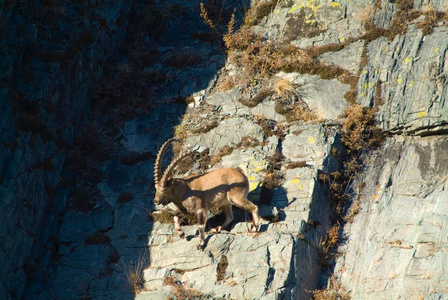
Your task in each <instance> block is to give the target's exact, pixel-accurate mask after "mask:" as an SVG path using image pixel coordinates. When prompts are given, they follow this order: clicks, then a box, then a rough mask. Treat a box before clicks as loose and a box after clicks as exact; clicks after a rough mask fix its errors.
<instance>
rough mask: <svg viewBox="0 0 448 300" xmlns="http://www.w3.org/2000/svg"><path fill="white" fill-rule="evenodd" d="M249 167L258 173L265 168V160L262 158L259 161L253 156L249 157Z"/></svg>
mask: <svg viewBox="0 0 448 300" xmlns="http://www.w3.org/2000/svg"><path fill="white" fill-rule="evenodd" d="M249 169H250V170H251V171H252V172H254V173H258V172H261V171H263V170H264V169H266V161H265V160H264V159H262V160H261V161H256V160H255V157H253V156H252V157H251V162H249Z"/></svg>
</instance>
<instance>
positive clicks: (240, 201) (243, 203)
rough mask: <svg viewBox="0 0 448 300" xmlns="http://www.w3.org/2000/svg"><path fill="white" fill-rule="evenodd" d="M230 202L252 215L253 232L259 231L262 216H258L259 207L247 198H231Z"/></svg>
mask: <svg viewBox="0 0 448 300" xmlns="http://www.w3.org/2000/svg"><path fill="white" fill-rule="evenodd" d="M229 202H230V203H232V204H233V205H235V206H238V207H240V208H242V209H244V210H246V211H248V212H250V213H251V214H252V222H253V223H252V231H258V225H259V223H260V221H259V219H260V216H259V215H258V206H256V205H255V204H253V203H252V202H250V201H249V200H247V199H246V198H245V197H238V198H235V197H229Z"/></svg>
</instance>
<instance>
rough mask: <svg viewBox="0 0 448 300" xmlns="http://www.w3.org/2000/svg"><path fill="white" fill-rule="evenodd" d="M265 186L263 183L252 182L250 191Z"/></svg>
mask: <svg viewBox="0 0 448 300" xmlns="http://www.w3.org/2000/svg"><path fill="white" fill-rule="evenodd" d="M262 185H263V184H262V183H261V182H251V183H250V186H249V191H250V192H252V191H254V190H256V189H257V188H259V187H261V186H262Z"/></svg>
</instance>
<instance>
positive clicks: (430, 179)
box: [336, 137, 448, 299]
mask: <svg viewBox="0 0 448 300" xmlns="http://www.w3.org/2000/svg"><path fill="white" fill-rule="evenodd" d="M445 147H446V139H445V138H437V137H435V138H433V137H428V138H405V139H395V138H390V139H388V140H387V142H386V143H385V145H384V147H383V149H381V150H379V151H381V153H382V155H381V156H376V157H375V156H374V157H372V158H373V160H372V162H371V163H370V164H369V167H368V169H367V170H366V171H365V172H364V173H363V177H362V178H360V179H359V180H358V182H366V183H367V185H366V188H365V190H364V191H363V193H362V197H363V199H365V201H363V202H362V203H361V210H360V211H359V213H358V214H357V215H356V216H355V218H354V222H353V224H351V226H350V227H349V228H348V229H347V233H348V234H349V235H348V236H349V240H348V243H347V244H346V245H345V246H344V249H343V250H342V251H344V253H345V254H344V256H343V257H341V258H340V259H338V262H337V268H336V270H337V271H336V274H337V276H338V278H340V280H341V282H342V284H344V286H346V287H347V288H348V289H349V290H351V291H352V295H353V299H390V297H391V296H392V297H398V296H401V297H413V296H415V295H426V294H427V293H428V292H429V291H430V290H431V293H445V290H444V289H445V287H446V284H447V282H448V277H447V276H446V274H447V270H446V266H447V265H446V255H445V254H444V251H442V249H443V247H446V245H447V243H448V240H447V235H446V232H445V230H444V225H443V224H445V223H446V222H448V219H447V215H448V206H447V205H446V201H445V200H444V199H446V198H447V197H448V194H447V183H446V180H445V178H446V177H445V176H446V173H447V171H448V165H447V164H446V163H437V162H441V157H443V156H444V155H445V154H444V153H445V152H444V150H442V149H445ZM369 183H375V185H372V184H369ZM396 212H399V213H396ZM341 268H343V269H341ZM343 270H344V271H343ZM355 274H356V275H355ZM367 274H368V275H367ZM353 278H356V280H353ZM391 282H392V283H393V285H392V286H390V287H388V286H387V285H388V284H389V283H391Z"/></svg>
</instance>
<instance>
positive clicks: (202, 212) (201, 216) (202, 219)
mask: <svg viewBox="0 0 448 300" xmlns="http://www.w3.org/2000/svg"><path fill="white" fill-rule="evenodd" d="M196 213H197V216H198V231H199V243H198V245H197V246H196V248H197V249H198V250H203V249H204V244H205V233H204V231H205V224H206V223H207V213H208V212H207V210H206V209H203V208H201V209H198V210H197V212H196Z"/></svg>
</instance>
